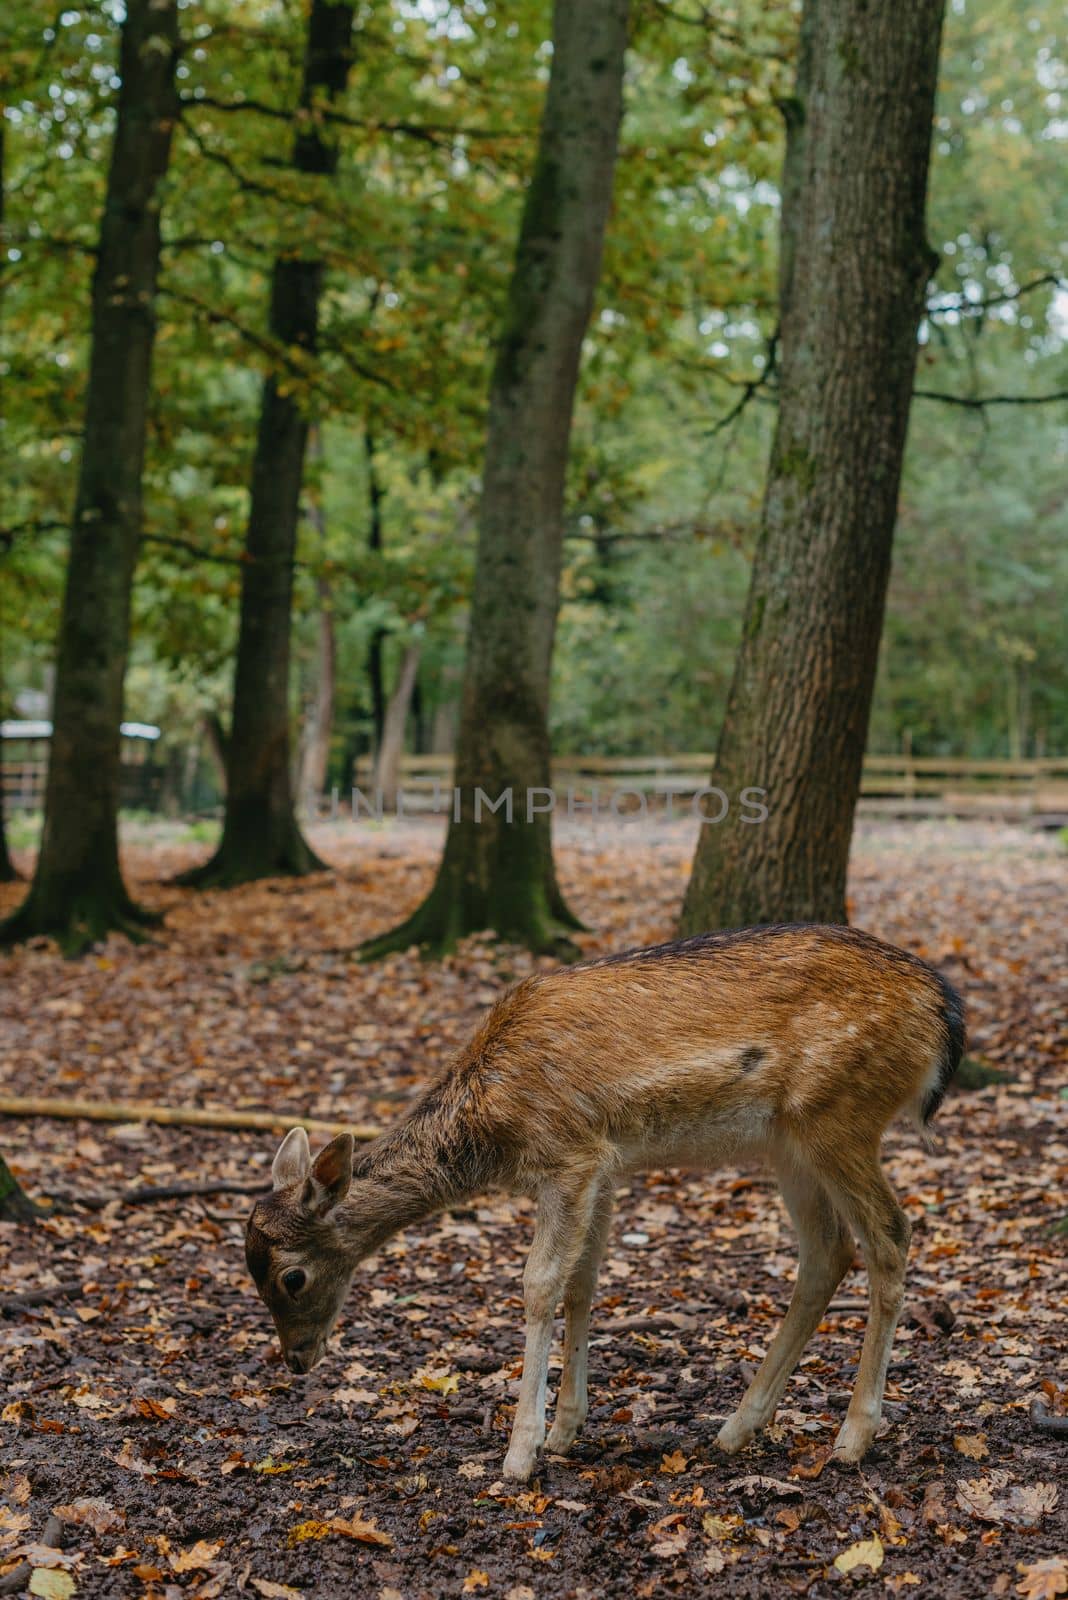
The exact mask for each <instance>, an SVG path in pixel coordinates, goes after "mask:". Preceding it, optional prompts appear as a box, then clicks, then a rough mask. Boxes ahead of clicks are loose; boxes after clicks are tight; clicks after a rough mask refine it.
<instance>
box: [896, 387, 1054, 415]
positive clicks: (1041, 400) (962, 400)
mask: <svg viewBox="0 0 1068 1600" xmlns="http://www.w3.org/2000/svg"><path fill="white" fill-rule="evenodd" d="M912 393H913V397H914V399H917V400H941V401H942V403H943V405H947V406H965V407H967V408H968V410H970V411H982V410H983V408H984V407H985V406H1048V405H1053V404H1055V403H1056V402H1057V401H1058V400H1068V389H1054V390H1053V392H1052V393H1051V394H976V395H968V394H947V393H945V392H944V391H943V390H941V389H913V391H912Z"/></svg>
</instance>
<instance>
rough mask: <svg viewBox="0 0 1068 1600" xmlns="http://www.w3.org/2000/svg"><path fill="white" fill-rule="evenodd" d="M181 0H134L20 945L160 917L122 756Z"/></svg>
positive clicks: (123, 57)
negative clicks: (127, 825)
mask: <svg viewBox="0 0 1068 1600" xmlns="http://www.w3.org/2000/svg"><path fill="white" fill-rule="evenodd" d="M178 48H179V41H178V10H177V5H176V3H175V0H128V3H127V7H126V20H125V21H124V23H123V25H122V42H121V47H120V74H121V80H122V82H121V88H120V90H119V96H118V108H117V118H116V123H115V140H114V144H113V146H112V153H111V165H110V169H109V172H108V185H107V196H106V200H105V205H104V216H103V221H102V224H101V229H100V247H99V253H98V255H97V263H96V271H95V274H94V277H93V297H92V350H91V355H90V362H89V383H88V389H87V393H86V404H85V435H84V442H83V448H82V460H81V470H80V474H79V480H78V493H77V499H76V502H75V508H74V521H73V526H72V528H71V540H70V556H69V560H68V563H67V581H66V591H65V594H64V600H63V614H62V620H61V622H60V629H59V640H58V647H57V664H56V687H55V704H54V709H53V713H52V721H53V733H52V744H51V754H50V759H49V766H48V781H47V785H46V789H45V807H44V828H43V832H42V835H41V848H40V851H39V854H38V858H37V869H36V872H35V874H34V879H33V884H32V886H31V888H30V891H29V894H28V895H27V897H26V899H25V901H24V902H23V904H22V906H21V907H20V909H19V910H18V911H17V912H16V914H15V916H14V917H13V918H12V919H11V920H10V921H9V922H8V923H7V924H6V925H5V926H4V928H3V930H2V935H0V936H2V937H3V938H4V939H5V940H11V939H16V938H27V937H29V936H30V935H33V934H53V935H55V936H56V938H57V939H58V940H59V941H60V944H61V945H62V946H63V948H64V949H65V950H66V951H67V952H68V953H76V952H77V951H79V950H82V949H84V948H85V947H86V946H87V945H89V944H91V943H92V942H93V941H94V940H96V939H98V938H100V937H101V936H102V935H103V934H105V933H107V931H108V930H109V929H111V928H119V929H122V930H124V931H125V932H127V933H130V934H132V935H133V936H135V937H137V936H139V934H140V933H141V930H142V929H143V927H144V925H145V923H146V922H148V921H150V920H155V919H153V918H149V916H148V915H147V914H146V913H145V912H143V911H141V910H140V909H139V908H138V907H137V906H135V905H134V903H133V902H132V900H131V899H130V897H129V895H128V894H127V892H126V888H125V885H124V883H123V880H122V874H121V872H120V869H119V845H118V810H119V760H120V734H119V724H120V723H121V721H122V700H123V678H124V675H125V671H126V655H127V648H128V640H129V622H130V592H131V588H132V585H133V573H134V566H135V564H136V560H137V550H138V542H139V539H140V532H141V475H142V466H143V462H144V451H145V426H146V418H147V413H148V399H149V385H150V380H151V365H152V345H153V339H154V335H155V302H156V280H157V276H158V272H159V253H160V205H161V195H160V188H161V184H162V180H163V178H164V176H165V174H166V171H167V165H168V161H169V158H170V148H171V133H172V130H173V128H174V124H175V120H176V118H177V115H178V100H177V95H176V93H175V66H176V62H177V58H178Z"/></svg>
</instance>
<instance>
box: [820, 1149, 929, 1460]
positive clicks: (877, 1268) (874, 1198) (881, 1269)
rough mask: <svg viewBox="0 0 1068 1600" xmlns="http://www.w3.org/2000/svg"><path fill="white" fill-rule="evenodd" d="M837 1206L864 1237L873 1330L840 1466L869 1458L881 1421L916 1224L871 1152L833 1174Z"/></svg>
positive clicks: (844, 1429)
mask: <svg viewBox="0 0 1068 1600" xmlns="http://www.w3.org/2000/svg"><path fill="white" fill-rule="evenodd" d="M827 1185H828V1189H829V1190H830V1193H831V1195H832V1196H833V1198H834V1201H835V1204H836V1205H837V1206H838V1208H839V1210H840V1211H841V1212H842V1214H843V1216H845V1217H846V1218H847V1219H848V1221H849V1223H850V1225H851V1226H852V1227H853V1228H855V1229H856V1232H857V1233H858V1235H859V1236H860V1242H861V1246H862V1248H863V1250H864V1260H865V1264H866V1265H867V1268H868V1282H869V1289H870V1303H869V1308H868V1326H867V1328H866V1329H865V1331H864V1344H863V1346H862V1348H861V1352H860V1366H859V1368H858V1369H857V1381H856V1383H855V1385H854V1387H853V1395H852V1398H851V1400H850V1402H849V1409H848V1411H847V1412H846V1418H845V1421H844V1422H843V1424H842V1426H841V1428H840V1430H839V1433H838V1437H837V1439H836V1440H835V1445H834V1454H835V1456H836V1458H837V1459H838V1460H839V1461H859V1460H860V1459H861V1457H862V1456H863V1455H864V1454H865V1453H866V1451H867V1449H868V1447H869V1445H870V1444H871V1442H872V1440H873V1439H874V1438H875V1433H876V1430H877V1428H878V1426H879V1421H880V1418H881V1416H882V1409H883V1390H884V1389H885V1387H886V1369H887V1367H888V1366H889V1365H890V1351H891V1347H892V1345H893V1342H894V1332H895V1330H896V1328H897V1322H898V1318H899V1317H900V1315H901V1307H902V1305H903V1303H904V1299H905V1266H906V1262H907V1260H908V1249H909V1238H910V1236H911V1234H912V1224H911V1223H910V1222H909V1219H908V1217H907V1216H906V1215H905V1213H904V1211H902V1209H901V1207H900V1206H899V1205H898V1203H897V1200H896V1199H895V1198H894V1192H893V1190H892V1189H891V1188H890V1185H889V1183H887V1181H886V1177H885V1175H884V1173H883V1170H882V1168H881V1167H880V1166H879V1162H878V1157H877V1154H876V1153H875V1152H872V1153H871V1155H870V1156H869V1157H868V1159H867V1160H866V1161H865V1162H864V1163H863V1165H861V1166H859V1167H857V1168H856V1169H851V1170H849V1171H844V1172H836V1173H835V1175H834V1177H833V1178H832V1177H831V1176H830V1175H828V1178H827Z"/></svg>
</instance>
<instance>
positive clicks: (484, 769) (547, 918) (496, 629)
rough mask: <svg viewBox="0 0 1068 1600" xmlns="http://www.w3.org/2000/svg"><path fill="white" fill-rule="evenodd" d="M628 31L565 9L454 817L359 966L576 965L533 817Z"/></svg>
mask: <svg viewBox="0 0 1068 1600" xmlns="http://www.w3.org/2000/svg"><path fill="white" fill-rule="evenodd" d="M627 20H628V4H627V0H557V3H556V5H555V7H554V13H553V58H552V71H551V75H550V79H549V88H548V94H547V97H546V102H545V109H544V112H543V115H542V122H541V133H540V138H539V143H538V152H537V157H536V160H535V167H534V173H533V176H532V178H531V181H530V187H529V189H528V191H527V198H526V204H525V206H524V210H523V219H522V224H521V227H520V234H519V242H518V246H517V251H516V260H515V266H514V270H513V275H512V282H511V288H510V293H509V300H508V307H507V312H506V317H505V323H504V328H503V331H502V336H501V338H500V342H499V345H498V351H497V359H496V363H495V366H494V372H493V378H492V382H491V386H490V396H489V424H488V435H487V442H486V454H485V463H484V468H483V479H482V498H481V504H480V512H479V538H478V555H477V561H476V569H475V582H474V591H473V595H472V601H471V617H470V625H469V631H468V641H467V656H466V662H465V670H464V685H463V694H462V702H461V712H460V726H459V735H458V743H457V755H456V773H455V785H456V787H457V789H458V791H459V797H460V814H459V819H458V820H457V819H456V817H455V815H454V817H453V820H452V821H451V822H450V825H449V832H448V838H447V840H446V844H445V851H444V856H443V859H442V862H441V866H440V868H439V871H438V876H437V881H436V883H435V884H434V887H433V889H432V890H431V893H430V895H429V897H428V898H427V900H426V901H425V902H424V903H423V904H422V905H421V906H420V907H419V909H418V910H417V911H416V912H415V913H414V915H413V916H412V917H410V918H409V919H408V921H407V922H405V923H404V924H403V925H402V926H401V927H399V928H397V929H394V930H393V931H392V932H391V933H388V934H386V935H384V936H383V937H382V938H381V939H377V940H373V941H371V943H370V944H368V945H367V946H365V947H364V950H363V952H362V953H363V954H364V955H366V956H374V955H377V954H381V953H384V952H385V951H386V950H389V949H396V948H403V947H405V946H407V945H410V944H419V945H423V946H425V947H428V948H429V949H431V950H438V951H440V950H444V949H448V948H449V947H450V946H451V945H453V944H454V943H455V942H456V940H457V939H458V938H460V937H462V936H463V935H464V934H467V933H472V932H476V931H479V930H483V929H490V930H493V931H495V932H496V933H498V934H499V935H501V936H502V937H504V938H506V939H513V940H516V941H517V942H519V943H522V944H526V945H528V946H529V947H530V948H531V949H533V950H552V949H560V950H566V948H567V944H568V941H567V939H566V934H567V930H568V929H572V928H575V927H577V926H579V924H578V923H577V922H576V920H575V918H574V917H573V916H572V914H571V913H570V911H569V910H568V908H567V906H566V905H565V903H564V900H563V896H562V895H561V893H560V889H559V887H558V885H557V881H556V873H555V870H554V866H553V856H552V839H551V818H550V815H549V813H548V811H546V810H541V811H539V810H538V809H537V807H538V806H539V805H541V804H544V803H545V799H546V794H547V791H548V790H549V787H550V781H551V780H550V772H549V729H548V712H549V675H550V667H551V662H552V649H553V636H554V633H555V629H556V614H557V608H558V604H559V583H560V566H561V550H562V531H563V502H564V478H565V472H566V467H567V457H568V443H569V438H570V430H571V415H572V410H573V406H574V398H575V387H576V383H577V380H578V372H579V361H580V356H581V350H582V340H583V337H584V335H585V333H586V329H587V326H588V324H589V318H590V313H591V310H592V306H593V298H594V293H595V290H596V287H597V281H598V277H599V274H600V264H601V253H602V248H603V243H604V232H605V224H606V222H607V218H608V212H609V207H610V204H611V194H612V179H613V173H614V168H615V158H616V147H617V143H618V136H619V122H620V115H621V111H622V97H623V96H622V91H623V62H624V55H625V51H626V42H627ZM477 791H482V793H483V794H484V795H485V796H487V797H488V802H489V803H494V802H497V801H498V800H500V799H501V797H502V796H504V795H506V794H509V793H510V795H511V797H512V815H511V818H509V817H508V814H507V808H506V805H504V804H502V805H501V807H500V809H498V810H497V811H491V810H490V809H489V804H487V802H486V801H484V800H480V799H479V796H478V793H477ZM538 791H541V794H540V795H539V794H538ZM528 797H529V799H530V801H532V803H533V808H534V809H533V813H532V812H531V810H530V809H528Z"/></svg>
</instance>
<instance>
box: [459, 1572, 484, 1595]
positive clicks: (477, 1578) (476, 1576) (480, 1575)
mask: <svg viewBox="0 0 1068 1600" xmlns="http://www.w3.org/2000/svg"><path fill="white" fill-rule="evenodd" d="M488 1588H489V1573H488V1572H480V1571H479V1570H478V1568H477V1567H472V1569H471V1571H470V1572H469V1573H468V1574H467V1577H466V1578H465V1579H464V1585H463V1592H464V1594H470V1593H471V1592H472V1590H474V1589H488Z"/></svg>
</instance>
